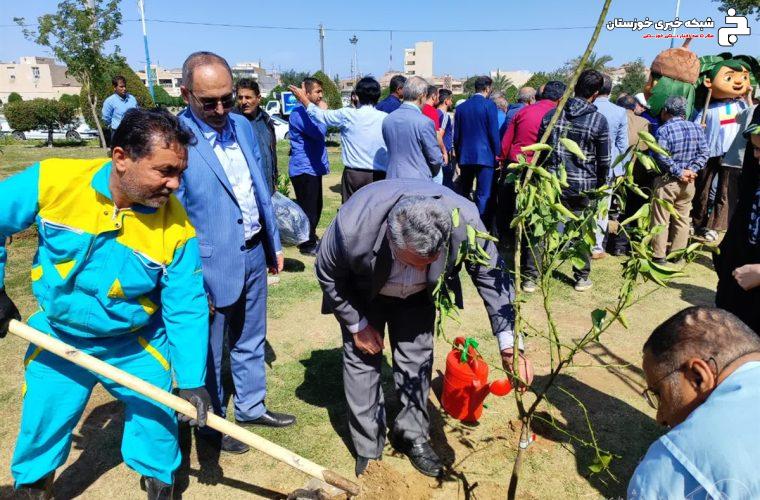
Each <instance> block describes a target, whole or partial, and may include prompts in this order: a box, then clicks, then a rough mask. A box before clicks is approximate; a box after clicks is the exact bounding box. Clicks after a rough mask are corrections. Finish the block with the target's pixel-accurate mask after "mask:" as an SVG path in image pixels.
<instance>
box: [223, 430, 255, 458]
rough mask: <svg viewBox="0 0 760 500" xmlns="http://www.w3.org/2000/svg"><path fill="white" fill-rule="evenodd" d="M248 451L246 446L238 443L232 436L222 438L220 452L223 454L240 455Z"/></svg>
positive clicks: (248, 448)
mask: <svg viewBox="0 0 760 500" xmlns="http://www.w3.org/2000/svg"><path fill="white" fill-rule="evenodd" d="M250 449H251V448H250V447H249V446H248V445H247V444H245V443H243V442H240V441H238V440H237V439H235V438H234V437H232V436H228V435H227V434H225V435H224V436H222V451H224V452H227V453H233V454H235V455H240V454H241V453H245V452H246V451H248V450H250Z"/></svg>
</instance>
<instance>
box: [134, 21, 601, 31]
mask: <svg viewBox="0 0 760 500" xmlns="http://www.w3.org/2000/svg"><path fill="white" fill-rule="evenodd" d="M125 21H128V22H136V21H139V19H125ZM145 21H146V22H151V23H161V24H181V25H188V26H208V27H217V28H244V29H262V30H288V31H319V27H314V26H277V25H254V24H234V23H212V22H205V21H180V20H175V19H146V20H145ZM593 28H594V26H556V27H549V26H544V27H529V28H441V29H428V28H423V29H396V28H327V27H325V28H323V29H324V31H333V32H352V33H353V32H365V33H373V32H374V33H387V32H389V31H393V32H396V33H503V32H521V31H567V30H580V29H593Z"/></svg>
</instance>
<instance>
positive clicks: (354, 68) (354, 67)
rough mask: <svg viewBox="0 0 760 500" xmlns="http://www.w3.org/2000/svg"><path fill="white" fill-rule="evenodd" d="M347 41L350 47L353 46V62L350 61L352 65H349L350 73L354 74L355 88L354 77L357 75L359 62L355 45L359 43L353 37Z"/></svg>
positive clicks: (355, 37) (357, 39)
mask: <svg viewBox="0 0 760 500" xmlns="http://www.w3.org/2000/svg"><path fill="white" fill-rule="evenodd" d="M348 41H349V42H351V45H353V46H354V60H353V61H352V64H351V66H352V68H351V72H352V73H353V74H354V86H356V77H357V75H358V73H359V60H358V58H357V56H356V44H358V43H359V38H357V36H356V35H354V36H352V37H351V38H349V39H348Z"/></svg>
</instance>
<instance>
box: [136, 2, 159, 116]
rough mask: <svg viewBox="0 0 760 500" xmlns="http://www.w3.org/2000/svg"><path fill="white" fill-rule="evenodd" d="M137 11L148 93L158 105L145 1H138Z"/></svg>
mask: <svg viewBox="0 0 760 500" xmlns="http://www.w3.org/2000/svg"><path fill="white" fill-rule="evenodd" d="M137 10H139V11H140V20H141V21H142V30H143V43H144V45H145V79H146V81H147V82H148V92H150V98H151V99H153V104H155V103H156V92H155V90H153V75H152V74H151V72H150V51H149V50H148V29H147V28H146V26H145V0H137Z"/></svg>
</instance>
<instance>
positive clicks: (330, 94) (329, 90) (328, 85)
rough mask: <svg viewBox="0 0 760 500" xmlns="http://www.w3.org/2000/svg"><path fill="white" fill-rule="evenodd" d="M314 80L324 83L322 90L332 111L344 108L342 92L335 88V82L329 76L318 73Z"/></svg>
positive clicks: (315, 74)
mask: <svg viewBox="0 0 760 500" xmlns="http://www.w3.org/2000/svg"><path fill="white" fill-rule="evenodd" d="M313 78H316V79H317V80H319V81H321V82H322V90H323V91H324V100H325V102H326V103H327V105H328V106H329V107H330V109H340V108H342V107H343V100H342V99H341V98H340V91H339V90H338V87H336V86H335V82H333V81H332V79H330V77H329V76H327V75H326V74H324V73H322V72H321V71H317V72H316V73H314V75H313Z"/></svg>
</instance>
